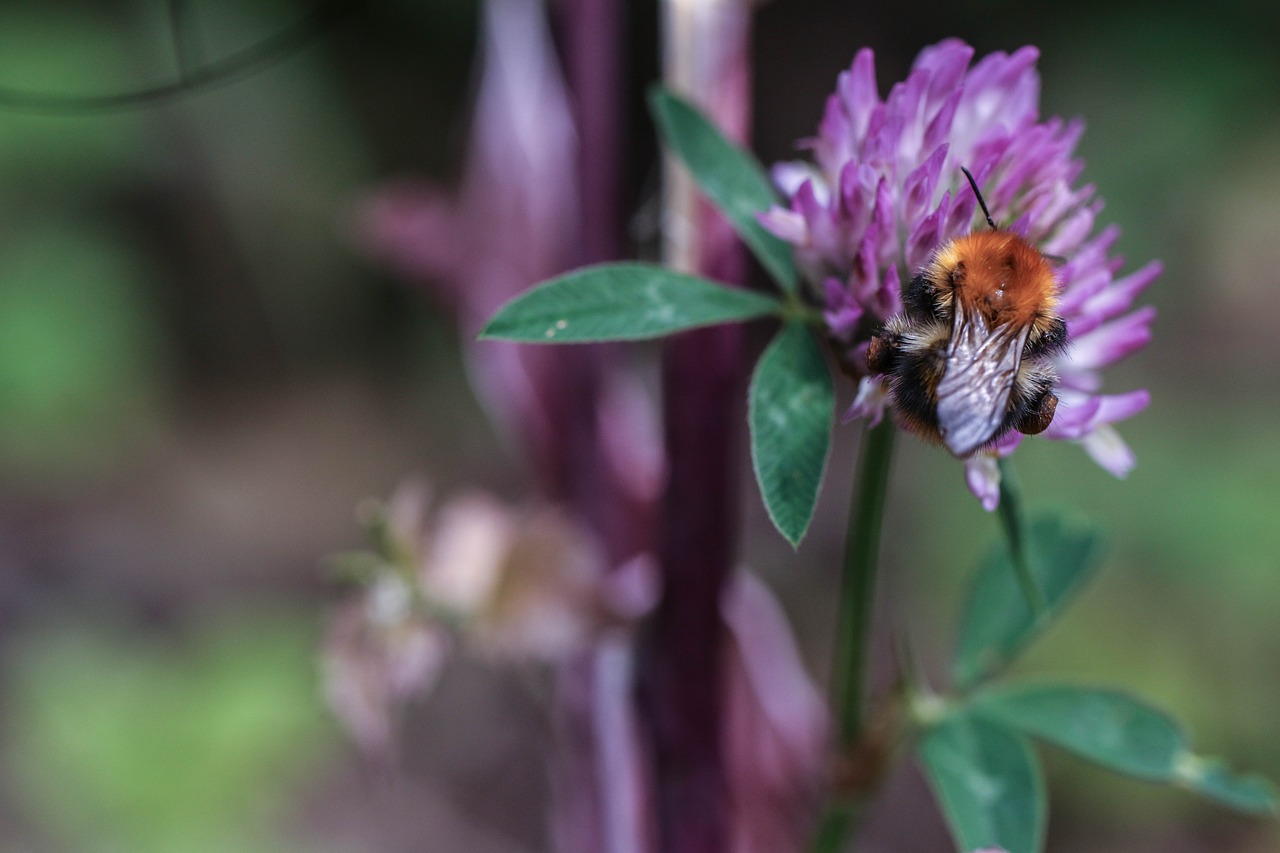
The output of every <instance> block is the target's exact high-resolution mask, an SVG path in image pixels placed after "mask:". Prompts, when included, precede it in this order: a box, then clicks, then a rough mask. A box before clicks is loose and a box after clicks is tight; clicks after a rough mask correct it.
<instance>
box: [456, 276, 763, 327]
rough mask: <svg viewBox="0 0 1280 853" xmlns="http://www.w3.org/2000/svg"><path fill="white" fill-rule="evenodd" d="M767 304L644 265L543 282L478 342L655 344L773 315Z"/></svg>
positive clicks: (493, 323) (515, 303) (748, 295)
mask: <svg viewBox="0 0 1280 853" xmlns="http://www.w3.org/2000/svg"><path fill="white" fill-rule="evenodd" d="M781 307H782V306H781V305H780V304H779V303H778V301H777V300H776V299H774V298H772V297H770V296H764V295H762V294H759V293H752V292H751V291H748V290H740V289H738V288H730V287H725V286H724V285H721V284H716V283H715V282H713V281H708V280H707V279H705V278H699V277H697V276H692V275H685V274H684V273H678V272H675V271H673V270H669V269H667V268H665V267H659V266H654V265H652V264H640V263H621V264H602V265H600V266H594V267H584V268H582V269H580V270H575V271H574V272H571V273H568V274H567V275H563V276H560V277H559V278H553V279H551V280H550V281H547V282H543V283H542V284H539V285H537V286H536V287H534V288H532V289H531V290H528V291H525V292H524V293H522V294H520V295H519V296H517V297H516V298H515V299H513V300H511V301H510V302H508V303H507V304H506V305H503V306H502V307H501V308H500V309H498V313H497V314H495V315H494V316H493V318H492V319H491V320H489V323H488V325H486V326H485V327H484V329H483V330H482V331H481V332H480V337H481V338H500V339H503V340H509V341H524V342H526V343H586V342H591V341H631V340H640V339H643V338H656V337H659V336H661V335H669V334H671V333H672V332H680V331H683V330H685V329H693V328H696V327H698V326H712V325H715V324H717V323H732V322H738V321H742V320H750V319H752V318H753V317H762V316H765V315H767V314H776V313H778V312H779V311H780V310H781Z"/></svg>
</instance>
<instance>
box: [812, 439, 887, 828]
mask: <svg viewBox="0 0 1280 853" xmlns="http://www.w3.org/2000/svg"><path fill="white" fill-rule="evenodd" d="M895 432H896V431H895V428H894V426H893V424H892V423H890V422H889V421H888V419H886V420H885V421H884V422H882V423H881V424H880V425H879V426H876V427H873V428H872V429H870V430H868V431H867V433H866V438H865V445H864V448H863V451H862V463H861V468H860V470H859V472H858V479H857V481H856V482H855V484H854V492H853V496H852V501H851V503H850V505H849V521H848V527H847V528H846V533H845V552H844V563H843V566H842V572H843V574H842V575H841V591H840V610H839V614H838V616H837V624H836V648H835V673H834V678H833V682H832V702H833V705H834V709H833V711H834V714H835V718H836V727H837V728H836V731H837V755H838V756H841V757H843V756H848V755H851V754H852V753H853V752H854V751H855V747H856V746H857V744H858V742H859V739H860V738H861V737H862V733H863V725H864V722H865V720H864V711H865V705H866V673H867V662H868V658H869V657H870V652H871V615H872V604H873V603H874V601H875V580H876V566H877V562H878V556H879V552H880V530H881V526H882V522H883V520H884V507H885V496H886V493H887V491H888V483H889V463H890V461H891V460H892V458H893V439H894V435H895ZM858 810H859V807H858V805H857V803H855V802H851V801H848V800H847V799H845V798H843V797H839V796H837V797H835V798H833V799H832V801H831V802H830V803H829V804H828V806H827V808H826V812H825V814H824V815H823V817H822V822H821V824H820V826H819V829H818V833H817V835H816V836H815V837H814V844H813V850H814V853H835V851H838V850H840V849H841V847H843V845H844V841H845V838H846V836H847V835H848V834H849V831H850V830H851V829H852V828H853V824H854V822H855V818H856V817H857V811H858Z"/></svg>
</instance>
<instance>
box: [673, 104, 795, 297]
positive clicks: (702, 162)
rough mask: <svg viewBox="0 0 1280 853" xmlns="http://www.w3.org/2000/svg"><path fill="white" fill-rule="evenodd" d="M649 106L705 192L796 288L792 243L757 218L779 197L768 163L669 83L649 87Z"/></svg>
mask: <svg viewBox="0 0 1280 853" xmlns="http://www.w3.org/2000/svg"><path fill="white" fill-rule="evenodd" d="M649 108H650V110H651V112H652V113H653V119H654V122H656V124H657V126H658V130H659V131H660V132H661V133H662V137H663V139H665V140H666V142H667V144H668V145H669V146H670V147H671V149H672V150H673V151H674V152H675V153H676V154H677V155H679V157H680V159H681V160H683V161H684V164H685V165H686V166H687V167H688V168H689V172H690V173H691V174H692V175H693V179H694V180H695V181H697V183H698V186H699V187H700V188H701V189H702V192H703V193H704V194H705V195H706V196H707V198H708V199H709V200H710V201H711V203H712V204H714V205H715V206H716V207H717V208H719V209H720V211H721V212H722V213H724V215H725V217H726V218H727V219H728V220H729V222H730V223H731V224H732V225H733V228H734V230H735V231H737V232H738V236H740V237H741V238H742V241H743V242H744V243H746V244H747V247H748V248H749V249H751V252H752V254H754V255H755V256H756V258H757V259H759V261H760V263H761V264H762V265H763V266H764V268H765V269H766V270H768V271H769V274H770V275H772V276H773V277H774V279H776V280H777V282H778V284H779V285H781V286H782V289H783V290H785V291H786V292H788V293H794V292H795V290H796V269H795V262H794V261H793V260H792V256H791V246H790V245H789V244H787V243H786V242H784V241H782V240H779V239H778V238H777V237H775V236H773V235H772V234H770V233H769V232H768V231H766V230H765V229H764V226H762V225H761V224H760V222H759V221H758V220H757V219H756V214H757V213H761V212H763V211H766V210H768V209H769V208H770V207H771V206H772V205H773V204H775V203H776V202H777V201H778V197H777V195H776V194H775V193H774V191H773V186H772V185H771V184H770V183H769V178H768V176H767V175H766V174H765V171H764V169H763V168H762V167H761V166H760V164H759V163H758V162H756V159H755V158H754V157H752V156H751V154H750V153H748V152H746V151H744V150H742V149H741V148H739V147H738V146H736V145H734V144H733V143H732V142H730V141H729V140H728V139H726V138H725V137H724V136H723V135H722V134H721V133H720V131H719V130H717V129H716V127H715V125H713V124H711V122H710V121H708V120H707V118H706V117H705V116H704V115H703V114H702V113H701V112H699V111H698V109H697V108H696V107H694V106H693V105H692V104H690V103H689V102H688V101H685V100H683V99H682V98H680V97H679V96H677V95H675V94H673V93H672V92H670V91H668V90H667V89H664V88H661V87H657V88H655V89H653V90H652V91H651V92H650V95H649Z"/></svg>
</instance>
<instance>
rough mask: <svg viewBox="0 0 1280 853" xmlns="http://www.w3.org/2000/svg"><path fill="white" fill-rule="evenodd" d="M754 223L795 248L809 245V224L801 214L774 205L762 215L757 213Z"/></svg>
mask: <svg viewBox="0 0 1280 853" xmlns="http://www.w3.org/2000/svg"><path fill="white" fill-rule="evenodd" d="M756 221H757V222H759V223H760V225H761V226H763V227H764V229H765V230H766V231H768V232H769V233H770V234H772V235H773V236H775V237H777V238H778V239H780V240H786V241H787V242H788V243H792V244H794V245H796V246H806V245H808V243H809V224H808V222H807V221H806V220H805V218H804V215H803V214H801V213H798V212H796V211H794V210H789V209H787V208H785V207H779V206H778V205H776V204H775V205H774V206H773V207H771V208H769V209H768V210H766V211H765V212H764V213H757V214H756Z"/></svg>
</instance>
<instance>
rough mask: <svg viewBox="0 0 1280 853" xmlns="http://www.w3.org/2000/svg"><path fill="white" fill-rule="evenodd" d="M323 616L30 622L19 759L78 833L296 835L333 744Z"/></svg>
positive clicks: (28, 798) (13, 684) (14, 721)
mask: <svg viewBox="0 0 1280 853" xmlns="http://www.w3.org/2000/svg"><path fill="white" fill-rule="evenodd" d="M314 641H315V636H314V632H313V631H312V630H311V629H310V627H309V626H308V623H307V622H306V621H303V620H298V619H282V618H280V617H279V616H275V617H271V618H262V616H261V615H258V614H251V613H244V614H241V615H239V616H237V617H235V618H228V619H221V620H216V621H211V622H210V623H209V624H206V625H203V626H201V627H200V628H199V629H197V630H195V631H193V632H192V633H191V634H190V635H188V636H183V637H177V638H175V637H172V636H166V637H162V636H151V637H148V636H138V635H130V634H128V633H127V632H124V631H122V630H121V629H120V628H119V627H115V626H107V625H102V624H97V625H86V624H70V623H64V624H63V625H62V626H60V627H54V626H50V627H49V628H46V629H44V630H42V631H41V632H39V633H38V634H36V635H32V636H26V637H24V638H22V642H21V643H20V645H19V648H20V650H21V651H20V654H19V657H18V659H17V660H16V661H14V662H13V663H12V664H11V667H10V675H9V677H10V687H9V693H10V696H11V699H10V701H9V702H8V703H7V704H8V709H9V713H8V720H7V725H6V727H5V728H6V732H5V734H6V741H7V742H8V749H7V761H6V769H5V775H6V776H7V777H8V780H9V783H10V784H11V785H14V786H15V787H16V789H17V790H18V791H19V793H20V795H21V799H22V806H23V807H24V808H25V810H26V811H27V813H28V814H29V815H30V816H31V819H32V820H33V821H34V822H35V823H37V824H38V825H39V826H41V827H42V828H43V829H44V830H46V831H47V832H48V833H49V835H50V836H51V837H52V838H54V839H56V840H57V841H58V842H60V843H62V844H65V845H67V848H66V849H74V850H83V851H99V850H102V851H105V850H129V851H136V853H148V851H154V853H172V851H177V850H181V851H184V853H202V851H226V850H263V851H267V850H287V849H291V848H290V847H289V845H288V844H286V843H285V842H284V841H282V840H281V839H280V838H278V837H277V836H276V835H275V833H276V829H275V827H274V826H273V824H272V821H273V820H279V818H280V817H281V812H282V810H284V809H286V808H287V806H288V804H289V802H290V800H289V797H290V796H291V795H292V792H293V791H295V790H296V789H297V788H298V786H299V785H300V783H302V782H304V781H305V780H306V779H307V778H308V776H309V774H311V773H313V772H314V771H315V770H316V768H318V767H320V766H323V764H324V761H325V759H326V758H327V757H328V755H329V749H330V747H331V738H332V735H333V729H332V726H331V725H330V724H329V723H328V722H327V720H326V717H325V713H324V711H323V709H322V707H321V703H320V699H319V692H318V690H317V683H316V678H315V667H314V660H315V650H314V645H313V644H314Z"/></svg>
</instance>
